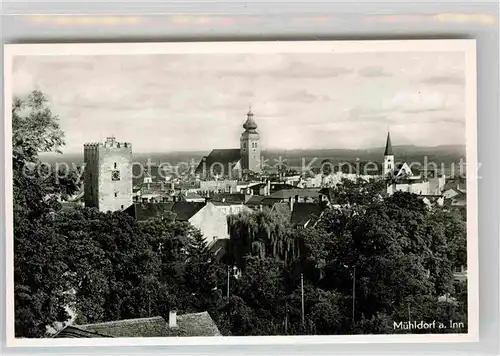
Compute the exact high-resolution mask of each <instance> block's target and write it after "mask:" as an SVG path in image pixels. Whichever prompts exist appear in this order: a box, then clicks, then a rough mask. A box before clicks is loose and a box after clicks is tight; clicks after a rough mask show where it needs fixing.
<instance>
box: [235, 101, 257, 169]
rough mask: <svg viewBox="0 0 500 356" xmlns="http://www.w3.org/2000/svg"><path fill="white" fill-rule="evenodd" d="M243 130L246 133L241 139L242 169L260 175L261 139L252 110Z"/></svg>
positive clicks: (249, 111)
mask: <svg viewBox="0 0 500 356" xmlns="http://www.w3.org/2000/svg"><path fill="white" fill-rule="evenodd" d="M243 128H244V129H245V131H244V132H243V133H242V134H241V138H240V156H241V168H242V169H243V170H249V171H252V172H255V173H260V172H261V165H260V142H259V140H260V137H259V133H258V132H257V124H256V123H255V121H254V119H253V113H252V108H250V109H249V110H248V114H247V121H245V123H244V124H243Z"/></svg>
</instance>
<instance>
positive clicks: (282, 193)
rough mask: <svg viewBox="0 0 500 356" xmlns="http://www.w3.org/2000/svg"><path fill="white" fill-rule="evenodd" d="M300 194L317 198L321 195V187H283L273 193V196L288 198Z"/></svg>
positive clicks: (300, 195)
mask: <svg viewBox="0 0 500 356" xmlns="http://www.w3.org/2000/svg"><path fill="white" fill-rule="evenodd" d="M296 195H298V196H299V197H308V198H316V197H319V195H320V193H319V189H316V188H313V189H308V188H305V189H297V188H296V189H282V190H278V191H277V192H274V193H272V194H271V198H280V199H288V198H292V197H295V196H296Z"/></svg>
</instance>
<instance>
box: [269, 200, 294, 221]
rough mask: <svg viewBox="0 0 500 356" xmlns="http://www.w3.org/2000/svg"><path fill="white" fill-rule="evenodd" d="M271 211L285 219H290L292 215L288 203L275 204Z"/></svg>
mask: <svg viewBox="0 0 500 356" xmlns="http://www.w3.org/2000/svg"><path fill="white" fill-rule="evenodd" d="M271 210H274V211H277V212H278V213H279V214H281V215H282V216H285V217H287V218H290V216H291V213H292V212H291V210H290V204H289V203H276V204H274V205H273V206H272V208H271Z"/></svg>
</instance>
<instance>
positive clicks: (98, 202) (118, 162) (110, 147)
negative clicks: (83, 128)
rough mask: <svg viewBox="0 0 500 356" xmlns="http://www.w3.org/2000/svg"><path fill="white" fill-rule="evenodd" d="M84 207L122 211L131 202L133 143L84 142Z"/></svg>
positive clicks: (111, 138) (113, 139)
mask: <svg viewBox="0 0 500 356" xmlns="http://www.w3.org/2000/svg"><path fill="white" fill-rule="evenodd" d="M83 157H84V158H83V159H84V163H85V171H84V176H83V177H84V200H85V206H87V207H95V208H98V209H99V211H102V212H106V211H116V210H123V209H126V208H128V207H129V206H130V205H132V144H131V143H129V142H117V141H116V140H115V138H114V137H108V138H107V139H106V142H100V143H87V144H85V145H84V152H83Z"/></svg>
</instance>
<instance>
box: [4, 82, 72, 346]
mask: <svg viewBox="0 0 500 356" xmlns="http://www.w3.org/2000/svg"><path fill="white" fill-rule="evenodd" d="M63 145H64V140H63V134H62V131H61V129H60V128H59V124H58V118H57V116H56V115H54V114H53V113H52V112H51V110H50V109H49V108H48V107H47V100H46V98H45V97H44V95H43V94H42V93H41V92H39V91H34V92H32V93H31V94H30V95H29V96H28V97H27V98H14V103H13V106H12V160H13V167H12V168H13V213H14V237H13V238H14V284H15V287H14V299H15V318H16V323H15V334H16V336H17V337H40V336H43V335H44V334H45V332H46V328H47V326H49V325H52V324H53V323H54V322H57V321H59V322H62V321H65V320H67V318H68V314H67V313H66V311H65V306H66V305H67V302H68V298H69V295H68V294H67V293H66V292H67V288H68V285H67V282H66V280H65V279H64V278H63V276H64V275H65V273H66V272H67V266H66V265H65V263H64V261H63V258H62V257H63V256H64V255H65V253H66V251H65V248H66V247H65V246H66V245H65V243H66V242H65V240H64V239H63V238H61V236H60V235H59V234H58V232H57V231H56V230H55V229H54V221H53V216H52V214H53V213H54V211H56V210H57V208H58V207H59V206H60V205H59V203H58V201H59V200H60V199H61V198H64V197H65V196H66V195H68V194H72V193H74V192H75V191H76V189H78V184H77V183H76V180H74V178H75V176H61V177H56V174H57V172H55V171H54V169H53V168H52V167H43V166H42V165H41V162H40V161H39V158H38V153H39V152H59V151H60V148H61V147H62V146H63ZM56 178H57V179H56ZM59 178H61V179H59Z"/></svg>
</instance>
